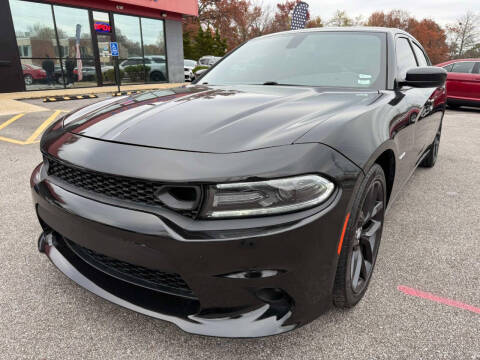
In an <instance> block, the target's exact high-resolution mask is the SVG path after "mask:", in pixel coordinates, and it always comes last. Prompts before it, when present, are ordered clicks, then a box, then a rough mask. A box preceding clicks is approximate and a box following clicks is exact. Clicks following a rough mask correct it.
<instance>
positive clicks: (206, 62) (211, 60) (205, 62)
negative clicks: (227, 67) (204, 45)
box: [198, 55, 221, 67]
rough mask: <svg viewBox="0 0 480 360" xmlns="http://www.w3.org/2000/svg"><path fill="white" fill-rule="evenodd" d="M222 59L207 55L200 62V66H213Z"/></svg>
mask: <svg viewBox="0 0 480 360" xmlns="http://www.w3.org/2000/svg"><path fill="white" fill-rule="evenodd" d="M220 59H221V57H219V56H213V55H205V56H202V57H201V58H200V59H199V60H198V64H199V65H201V66H208V67H210V66H212V65H214V64H215V63H216V62H218V61H219V60H220Z"/></svg>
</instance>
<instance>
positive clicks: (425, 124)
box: [411, 39, 446, 159]
mask: <svg viewBox="0 0 480 360" xmlns="http://www.w3.org/2000/svg"><path fill="white" fill-rule="evenodd" d="M411 44H412V48H413V51H414V53H415V57H416V58H417V63H418V66H421V67H423V66H429V65H430V64H431V62H430V59H429V58H428V56H427V55H426V54H425V52H424V51H423V49H422V48H421V46H420V44H418V43H417V42H416V41H414V40H412V39H411ZM414 93H417V94H418V98H417V99H415V98H413V99H412V100H411V101H412V103H413V104H414V105H415V107H416V108H418V109H420V112H419V114H418V118H417V125H416V129H415V149H416V151H417V159H418V158H419V157H420V156H421V155H422V154H423V152H424V151H425V149H426V148H427V147H428V146H429V145H430V144H431V143H432V142H433V140H434V139H435V135H436V134H437V131H438V129H439V127H440V122H441V120H442V116H443V109H444V104H445V100H446V98H445V89H444V88H441V89H437V88H427V89H415V91H414Z"/></svg>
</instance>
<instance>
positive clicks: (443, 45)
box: [184, 0, 480, 64]
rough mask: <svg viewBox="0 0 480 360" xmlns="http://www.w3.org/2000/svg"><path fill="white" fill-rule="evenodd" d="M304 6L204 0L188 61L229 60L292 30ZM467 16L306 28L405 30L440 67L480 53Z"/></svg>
mask: <svg viewBox="0 0 480 360" xmlns="http://www.w3.org/2000/svg"><path fill="white" fill-rule="evenodd" d="M257 1H258V0H257ZM299 1H300V0H283V1H280V2H279V3H278V4H277V5H276V6H275V7H274V8H271V7H270V8H265V7H262V6H260V5H259V3H258V2H256V1H255V0H199V16H198V17H195V18H193V17H192V18H187V19H186V20H185V22H184V54H185V58H189V59H198V58H200V57H201V56H203V55H215V56H223V55H224V54H225V53H226V51H228V50H232V49H234V48H235V47H237V46H238V45H240V44H242V43H243V42H245V41H247V40H249V39H252V38H254V37H257V36H260V35H265V34H269V33H273V32H279V31H285V30H289V29H290V23H291V15H292V12H293V9H294V8H295V5H296V4H297V3H298V2H299ZM307 2H308V1H307ZM466 16H467V17H466V18H465V19H463V18H462V19H459V20H458V21H457V22H456V23H455V24H452V25H449V26H447V29H446V30H444V29H443V28H442V27H441V26H440V25H439V24H438V23H436V22H435V21H434V20H432V19H421V20H418V19H416V18H415V17H413V16H411V15H410V14H409V13H408V12H406V11H403V10H393V11H390V12H383V11H378V12H374V13H372V14H371V15H370V16H369V17H368V18H367V20H363V17H361V16H359V17H356V18H351V17H349V16H348V15H347V13H346V12H345V11H342V10H338V11H337V12H336V13H335V14H334V16H333V17H332V18H331V19H328V20H327V21H325V22H324V21H323V20H322V18H321V17H319V16H317V17H314V18H311V16H310V14H308V17H307V25H306V26H307V27H322V26H363V25H365V26H382V27H394V28H399V29H403V30H405V31H407V32H409V33H410V34H412V35H413V36H414V37H415V38H416V39H417V40H418V41H419V42H420V43H421V44H422V45H423V47H424V48H425V50H426V52H427V53H428V56H429V57H430V59H431V60H432V63H434V64H437V63H440V62H442V61H445V60H447V59H449V58H454V57H459V56H460V55H461V54H465V55H474V54H476V52H477V51H478V52H480V44H478V43H476V41H477V37H476V27H475V26H476V23H475V21H474V20H475V19H477V18H476V17H475V16H474V15H472V14H469V15H468V14H467V15H466ZM459 54H460V55H459Z"/></svg>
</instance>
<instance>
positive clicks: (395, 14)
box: [365, 10, 449, 64]
mask: <svg viewBox="0 0 480 360" xmlns="http://www.w3.org/2000/svg"><path fill="white" fill-rule="evenodd" d="M365 25H367V26H382V27H393V28H398V29H402V30H405V31H406V32H408V33H410V34H412V36H413V37H415V38H416V39H417V40H418V41H419V42H420V43H421V44H422V46H423V47H424V49H425V51H426V52H427V54H428V56H429V58H430V60H431V61H432V63H433V64H438V63H440V62H442V61H445V60H447V59H448V55H449V48H448V45H447V35H446V33H445V31H444V30H443V29H442V28H441V27H440V25H438V24H437V23H436V22H435V21H433V20H431V19H422V20H420V21H419V20H417V19H415V18H414V17H411V16H410V15H409V14H408V13H407V12H406V11H403V10H393V11H390V12H388V13H384V12H382V11H379V12H374V13H373V14H372V15H370V17H369V18H368V20H367V21H366V23H365Z"/></svg>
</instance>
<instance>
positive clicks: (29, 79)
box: [22, 64, 47, 85]
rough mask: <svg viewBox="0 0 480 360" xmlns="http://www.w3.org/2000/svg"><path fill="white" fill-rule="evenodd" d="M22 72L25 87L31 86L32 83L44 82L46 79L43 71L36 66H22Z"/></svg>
mask: <svg viewBox="0 0 480 360" xmlns="http://www.w3.org/2000/svg"><path fill="white" fill-rule="evenodd" d="M22 70H23V79H24V80H25V85H32V84H33V82H34V81H38V80H45V79H46V78H47V73H46V72H45V70H43V69H42V68H41V67H39V66H36V65H30V64H29V65H27V64H22Z"/></svg>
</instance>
